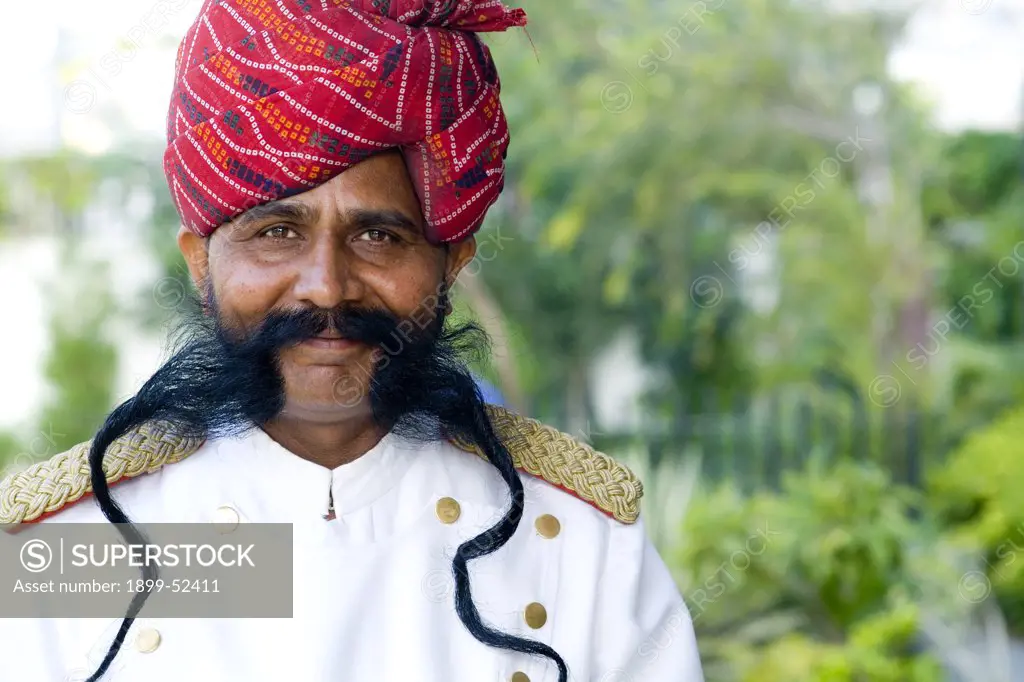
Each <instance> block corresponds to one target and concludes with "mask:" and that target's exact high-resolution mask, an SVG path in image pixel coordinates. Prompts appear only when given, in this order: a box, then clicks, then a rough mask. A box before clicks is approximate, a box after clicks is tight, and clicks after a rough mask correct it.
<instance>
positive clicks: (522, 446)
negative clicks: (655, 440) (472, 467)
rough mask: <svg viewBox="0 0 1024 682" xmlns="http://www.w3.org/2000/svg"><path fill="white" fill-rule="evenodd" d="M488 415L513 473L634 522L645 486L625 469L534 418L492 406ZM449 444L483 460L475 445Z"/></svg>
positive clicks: (620, 519)
mask: <svg viewBox="0 0 1024 682" xmlns="http://www.w3.org/2000/svg"><path fill="white" fill-rule="evenodd" d="M487 410H488V413H489V415H490V417H491V423H492V424H493V426H494V431H495V434H496V435H497V436H498V437H499V438H500V439H501V440H502V442H504V443H505V447H507V448H508V450H509V452H510V453H511V455H512V459H513V460H514V461H515V465H516V468H517V469H522V470H523V471H526V472H527V473H529V474H532V475H534V476H538V477H540V478H543V479H544V480H545V481H547V482H548V483H553V484H555V485H557V486H561V487H562V488H565V489H566V490H568V491H570V492H572V493H574V494H576V495H578V496H579V497H580V498H581V499H583V500H585V501H587V502H590V503H591V504H594V505H596V506H597V507H598V508H600V509H601V510H603V511H604V512H606V513H608V514H610V515H611V516H612V517H613V518H615V519H616V520H617V521H621V522H622V523H634V522H636V520H637V518H638V517H639V516H640V498H641V497H643V494H644V487H643V483H642V482H641V481H640V479H639V478H637V476H636V475H635V474H634V473H633V472H632V471H630V470H629V469H628V468H627V467H625V466H624V465H622V464H620V463H618V462H616V461H615V460H614V459H612V458H611V457H609V456H608V455H606V454H604V453H602V452H597V451H596V450H594V449H593V448H591V447H590V446H588V445H586V444H585V443H581V442H579V441H577V440H576V439H574V438H572V437H570V436H568V435H566V434H564V433H562V432H561V431H558V430H557V429H554V428H552V427H550V426H546V425H544V424H542V423H541V422H539V421H537V420H535V419H530V418H528V417H523V416H520V415H517V414H515V413H513V412H509V411H508V410H506V409H504V408H502V407H498V406H496V405H488V406H487ZM453 444H454V445H456V446H458V447H460V448H462V449H463V450H467V451H469V452H473V453H475V454H477V455H479V456H481V457H483V453H482V452H480V450H479V449H478V448H477V447H476V446H474V445H471V444H469V443H465V442H462V441H458V440H454V441H453Z"/></svg>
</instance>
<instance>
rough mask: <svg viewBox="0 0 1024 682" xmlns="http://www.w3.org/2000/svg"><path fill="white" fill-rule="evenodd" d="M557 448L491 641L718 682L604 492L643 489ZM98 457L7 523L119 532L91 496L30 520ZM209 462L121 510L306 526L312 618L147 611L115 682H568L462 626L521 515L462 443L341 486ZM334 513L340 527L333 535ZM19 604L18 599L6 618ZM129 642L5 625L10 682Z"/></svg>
mask: <svg viewBox="0 0 1024 682" xmlns="http://www.w3.org/2000/svg"><path fill="white" fill-rule="evenodd" d="M546 433H549V434H550V433H555V434H557V432H553V431H550V430H549V431H546ZM556 438H559V439H562V440H560V441H559V442H561V443H562V444H563V445H564V446H565V448H566V449H565V452H567V453H569V454H568V455H567V456H566V457H565V458H564V461H546V462H541V463H540V469H538V460H537V457H536V456H533V455H531V456H533V457H534V458H533V461H526V460H521V458H519V457H518V456H517V464H519V465H520V466H521V467H522V469H524V470H528V469H531V468H532V469H534V473H537V472H538V471H539V472H540V475H539V476H534V475H523V476H522V478H523V479H524V485H525V486H526V504H525V508H524V516H523V520H522V523H521V524H520V526H519V529H518V531H517V532H516V534H515V536H514V537H513V538H512V539H511V540H510V542H509V543H508V544H507V545H506V546H505V547H504V548H502V549H500V550H499V551H497V552H496V553H494V554H492V555H490V556H488V557H484V558H482V559H479V560H476V561H471V562H470V564H469V573H470V580H471V587H472V593H473V597H474V600H475V602H476V604H477V606H478V607H479V609H480V612H481V615H482V617H483V618H484V620H485V622H488V623H490V624H492V625H493V626H495V627H497V628H498V629H501V630H503V631H505V632H509V633H513V634H517V635H520V636H523V637H527V638H532V639H535V640H538V641H541V642H544V643H546V644H548V645H550V646H551V647H553V648H554V649H555V651H557V652H558V653H559V654H560V655H561V656H562V658H563V659H564V660H565V662H566V663H567V665H568V667H569V671H570V679H571V680H575V681H577V682H703V678H702V673H701V666H700V661H699V657H698V652H697V647H696V643H695V639H694V633H693V627H692V623H691V620H690V617H689V614H688V612H687V608H686V606H685V604H684V601H683V599H682V598H681V596H680V593H679V591H678V589H677V587H676V585H675V584H674V582H673V580H672V578H671V576H670V574H669V572H668V570H667V569H666V566H665V564H664V563H663V561H662V559H661V558H660V557H659V555H658V553H657V552H656V550H655V548H654V547H653V546H652V544H651V543H650V541H649V540H648V538H647V536H646V535H645V531H644V525H643V522H642V519H640V518H639V517H638V513H639V510H638V508H637V507H636V500H633V501H632V502H630V501H628V500H627V501H626V502H622V500H619V501H618V503H617V504H618V506H617V507H616V506H615V505H613V504H612V503H609V502H608V500H607V499H606V498H607V496H608V495H609V494H611V495H614V494H615V491H614V490H611V488H613V487H615V485H618V484H609V486H606V487H607V489H601V488H602V486H604V485H605V484H604V483H601V482H600V481H599V480H598V479H600V476H598V475H597V473H600V474H601V475H603V476H604V480H613V479H614V480H617V481H619V482H620V483H621V485H631V484H632V481H634V480H635V479H631V476H632V474H631V473H630V472H628V470H626V469H625V468H623V467H621V466H619V465H617V464H615V463H614V462H613V461H612V460H610V459H609V458H607V457H605V456H604V455H601V454H600V453H593V451H591V450H589V449H588V448H586V447H585V446H583V445H580V444H578V443H576V442H575V441H572V440H571V439H568V438H567V437H565V436H564V435H562V434H557V436H556ZM86 447H87V446H79V447H78V448H77V449H76V450H74V451H72V456H71V457H70V458H69V457H65V459H64V460H62V461H61V463H60V465H59V467H60V472H58V473H54V470H53V466H54V465H55V460H56V459H57V458H55V460H51V462H50V463H43V466H42V468H39V467H36V468H35V470H33V469H30V470H29V471H28V472H24V473H22V474H20V475H18V476H14V477H12V478H9V479H8V481H6V482H5V483H3V484H0V523H10V522H11V521H12V520H13V521H16V522H18V521H21V522H23V523H24V522H27V521H26V519H29V520H34V521H36V522H42V523H83V522H92V523H103V522H105V521H104V518H103V516H102V514H101V513H100V510H99V507H98V506H97V505H96V503H95V500H94V499H93V498H92V497H91V496H90V495H89V494H85V495H84V496H83V497H81V499H79V500H76V501H73V503H72V501H70V500H69V501H68V502H67V503H63V504H62V506H61V507H60V509H59V511H57V512H56V513H49V514H47V515H44V516H43V517H42V518H30V517H33V516H38V514H39V512H40V510H39V509H38V508H37V509H35V510H33V509H31V507H32V505H33V504H34V503H33V502H32V500H31V496H32V494H33V493H35V494H37V495H38V494H39V491H40V490H46V489H47V486H46V485H43V486H40V485H39V483H40V480H39V478H40V477H41V476H42V477H49V478H53V477H54V476H57V475H61V476H65V477H67V476H68V475H69V474H68V472H69V471H70V470H71V469H74V468H75V467H77V468H78V469H77V472H78V473H77V474H76V475H78V476H79V477H81V475H83V472H85V471H86V469H85V461H84V458H85V453H86V449H85V448H86ZM518 447H520V448H522V444H520V446H518ZM510 448H511V445H510ZM143 449H145V448H143ZM112 450H113V448H112ZM191 450H192V451H190V452H186V453H184V454H187V456H186V457H184V458H183V459H181V461H177V462H175V463H173V464H167V463H166V461H162V462H155V463H154V462H150V463H147V464H146V465H145V466H144V467H143V469H144V470H145V472H148V473H142V474H141V475H138V476H134V477H130V478H129V477H125V478H122V479H121V480H120V481H117V482H115V483H114V484H113V486H112V488H111V490H112V494H113V496H114V498H115V499H116V500H117V501H118V502H119V503H120V504H121V505H122V507H123V508H124V509H125V511H126V512H127V514H128V516H129V518H130V519H131V520H132V521H134V522H147V523H157V522H211V521H219V522H222V523H223V522H228V523H232V522H238V523H252V522H284V523H292V524H294V532H295V535H294V543H295V544H294V557H293V569H294V581H293V585H292V588H291V589H293V600H294V601H293V605H294V612H293V614H292V616H293V617H291V618H281V619H264V620H258V619H254V620H246V619H198V618H197V619H161V618H159V617H150V616H147V612H146V610H145V609H143V612H142V614H141V615H140V617H139V619H138V620H137V621H136V622H135V624H134V625H133V627H132V630H131V632H130V633H129V636H128V639H127V640H126V643H125V646H124V647H123V648H122V650H121V652H120V654H119V655H118V657H117V658H116V659H115V661H114V663H113V665H112V667H111V669H110V670H109V671H108V673H107V674H106V675H105V676H104V677H103V678H102V679H103V681H104V682H182V681H183V680H195V681H199V682H234V681H238V682H262V681H266V682H271V681H273V682H282V681H288V682H291V681H293V680H294V681H298V682H341V681H344V682H391V681H394V682H399V681H401V682H505V681H508V680H514V681H515V682H527V681H531V682H557V680H558V670H557V668H556V666H555V665H554V664H553V663H552V662H551V661H550V660H548V659H544V658H533V657H530V656H527V655H522V654H518V653H515V652H509V651H504V650H498V649H494V648H491V647H488V646H486V645H483V644H481V643H480V642H478V641H477V640H476V639H474V638H473V637H472V636H471V635H470V634H469V632H468V631H467V630H466V629H465V627H464V626H463V624H462V623H461V621H460V620H459V619H458V617H457V615H456V613H455V609H454V605H453V603H454V602H453V599H454V583H453V581H452V578H451V575H452V568H451V558H452V556H453V553H454V550H455V548H456V547H458V546H459V545H460V544H461V543H462V542H464V541H466V540H468V539H470V538H472V537H474V536H476V535H477V534H478V533H480V532H481V531H483V530H484V529H486V528H487V527H489V526H490V525H491V524H493V523H494V521H495V520H496V519H498V518H499V517H500V516H501V515H502V514H503V513H504V511H505V509H506V507H507V505H508V493H507V488H506V486H505V484H504V483H503V482H502V481H501V479H500V477H499V476H498V474H497V472H496V471H495V470H494V468H493V467H492V466H491V465H490V464H489V463H487V462H486V461H484V460H483V459H482V458H480V457H478V456H476V455H474V454H471V453H469V452H467V451H465V450H463V449H460V448H458V447H455V446H454V445H452V444H450V443H448V442H444V441H439V442H436V443H431V444H416V443H411V442H409V441H405V440H402V439H400V438H398V437H396V436H394V435H389V436H387V437H385V438H384V439H383V440H382V441H381V442H380V443H379V444H378V445H377V446H376V447H374V448H373V449H372V450H371V451H369V452H368V453H366V454H365V455H364V456H362V457H361V458H359V459H358V460H356V461H354V462H352V463H350V464H346V465H344V466H341V467H339V468H337V469H335V470H333V471H331V470H328V469H325V468H323V467H321V466H319V465H316V464H314V463H312V462H309V461H307V460H304V459H301V458H299V457H297V456H295V455H294V454H292V453H290V452H289V451H287V450H285V449H284V448H283V447H282V446H280V445H279V444H277V443H276V442H275V441H273V440H272V439H271V438H270V437H269V436H268V435H267V434H266V433H265V432H263V431H259V430H258V431H255V432H252V433H251V434H249V435H247V436H245V437H242V438H235V439H222V440H218V441H208V442H206V443H204V444H202V445H201V447H199V448H198V449H195V448H192V449H191ZM124 452H128V450H127V449H126V450H124ZM124 452H123V453H122V456H124ZM537 452H540V451H535V452H534V455H536V454H537ZM548 452H550V450H549V451H548ZM573 453H575V454H573ZM128 456H129V457H137V455H135V454H132V453H129V455H128ZM161 456H166V453H164V454H163V455H161ZM540 457H541V458H542V459H543V457H544V455H543V454H541V455H540ZM581 457H582V458H587V457H595V458H598V459H597V460H595V461H597V464H598V468H600V469H602V471H600V472H597V473H595V472H594V471H590V472H589V473H587V471H586V469H587V467H590V468H591V469H593V462H591V463H590V464H586V463H581V461H580V458H581ZM176 458H178V457H177V456H174V457H172V458H171V460H173V459H176ZM527 459H529V456H528V457H527ZM549 459H550V458H549ZM47 466H49V467H50V468H49V469H48V468H47ZM33 476H35V480H33ZM588 477H589V478H588ZM595 477H596V478H595ZM113 478H116V475H115V476H114V477H113ZM545 478H548V479H558V480H555V481H554V483H557V484H558V485H554V484H552V482H549V481H548V480H545ZM86 480H87V478H86ZM588 480H589V481H591V482H593V481H597V482H596V483H588V482H587V481H588ZM79 484H81V480H79ZM588 488H589V489H588ZM637 489H638V490H639V489H640V486H639V484H637ZM51 492H52V491H51ZM71 497H72V498H74V497H75V494H72V495H71ZM581 497H582V498H589V499H591V502H590V503H588V502H586V501H584V500H583V499H581ZM331 498H333V502H334V513H335V516H336V518H334V519H333V520H325V518H324V517H325V515H326V514H327V508H328V504H329V499H331ZM443 498H450V499H446V500H444V501H443V502H442V499H443ZM26 500H28V504H27V506H26V504H25V502H26ZM451 500H455V501H456V502H457V505H454V507H455V508H456V509H457V511H458V515H457V516H458V517H457V518H456V519H454V520H453V518H452V517H453V516H454V515H453V514H451V511H452V507H453V505H452V502H451ZM439 505H440V507H439ZM446 505H447V506H446ZM444 510H447V515H446V514H445V513H442V511H444ZM542 516H543V517H544V518H543V519H541V520H540V521H539V522H538V518H539V517H542ZM442 517H444V518H442ZM551 517H553V518H551ZM616 517H618V518H616ZM555 521H557V523H555ZM20 527H24V526H20ZM538 527H539V528H540V529H541V530H543V533H544V534H543V535H542V533H541V530H538ZM16 528H17V527H15V529H16ZM0 535H3V534H0ZM545 535H546V536H550V537H545ZM2 542H4V543H6V545H7V547H8V548H9V549H8V548H0V551H3V552H4V553H7V552H17V542H18V534H7V535H5V536H4V537H3V540H2ZM7 556H10V555H9V554H7ZM0 589H2V590H7V589H10V588H9V586H0ZM282 589H285V588H282ZM2 599H3V594H2V592H0V616H2ZM125 604H126V605H127V598H126V599H125ZM528 605H532V606H531V609H532V616H531V619H529V620H530V623H528V622H527V621H528V619H527V618H526V616H525V614H526V610H527V606H528ZM537 605H539V606H537ZM541 607H542V608H541ZM538 613H539V614H540V618H538V617H537V616H538ZM119 623H120V620H119V619H115V618H107V619H91V620H72V619H62V620H28V619H0V682H72V681H76V682H77V681H81V680H85V679H86V678H87V677H88V675H89V674H91V673H92V672H93V671H94V670H95V669H96V667H97V665H98V664H99V663H100V661H101V659H102V658H103V655H104V654H105V653H106V651H107V648H108V646H109V643H110V641H111V640H112V638H113V636H114V633H115V632H116V631H117V627H118V625H119ZM538 626H539V627H538Z"/></svg>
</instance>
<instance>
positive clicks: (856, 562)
mask: <svg viewBox="0 0 1024 682" xmlns="http://www.w3.org/2000/svg"><path fill="white" fill-rule="evenodd" d="M919 502H920V500H919V499H918V498H917V496H916V495H915V493H913V492H912V491H910V490H907V489H903V488H900V487H898V486H894V485H893V484H892V482H891V481H890V480H889V479H888V477H887V476H886V475H885V474H884V473H882V472H881V471H880V470H879V469H877V468H873V467H860V466H854V465H841V466H839V467H838V468H836V469H833V470H827V471H826V470H815V469H814V468H811V469H810V470H809V471H807V472H806V473H801V474H797V475H793V476H790V477H787V479H786V481H785V486H784V491H783V492H782V493H780V494H769V493H761V494H758V495H755V496H753V497H749V498H748V497H743V496H741V495H739V494H738V493H737V492H736V491H735V490H734V489H731V488H730V487H729V486H723V487H721V488H718V489H716V490H713V491H710V492H708V493H705V494H703V495H701V496H698V498H697V499H696V500H695V501H694V502H693V503H692V504H691V507H690V509H689V511H688V513H687V515H686V518H685V522H684V527H683V530H682V533H681V535H680V537H679V541H678V544H679V546H678V547H677V548H676V549H675V551H674V552H673V555H672V556H673V565H674V566H675V568H676V571H677V575H678V576H679V580H680V584H681V585H683V586H684V594H685V595H686V598H687V604H688V606H689V608H690V612H691V616H692V617H693V618H694V620H695V625H696V628H697V637H698V641H700V642H701V648H702V656H703V657H704V660H705V662H706V667H707V673H708V675H707V676H708V680H709V681H710V682H733V681H735V682H747V681H750V682H753V681H754V680H757V682H776V681H778V682H789V681H790V680H800V681H801V682H818V681H820V682H846V681H849V682H905V681H907V680H911V681H915V682H932V681H936V682H937V681H938V680H941V679H942V676H941V675H940V674H939V665H938V663H937V661H936V660H934V659H932V658H931V657H929V656H927V655H924V654H920V653H917V651H916V649H915V644H916V642H917V640H918V634H919V627H920V617H921V613H922V608H923V607H924V606H927V607H928V608H933V607H934V606H935V604H933V603H931V602H930V600H929V601H925V600H924V598H923V597H922V595H923V594H925V593H926V592H927V590H926V589H925V586H927V585H930V584H942V585H949V584H955V574H954V573H952V572H949V573H947V572H946V571H945V570H944V569H943V568H942V567H941V566H939V567H937V566H935V565H934V561H932V560H931V555H930V554H928V552H929V551H930V549H929V548H932V547H934V546H935V545H936V540H937V537H938V531H937V529H936V527H935V526H934V524H932V523H931V522H930V521H928V520H927V519H918V520H916V521H915V520H911V511H912V510H913V509H914V508H915V507H916V506H917V505H918V504H919ZM949 580H951V581H952V582H946V581H949ZM947 592H948V590H947Z"/></svg>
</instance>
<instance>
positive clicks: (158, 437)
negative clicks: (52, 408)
mask: <svg viewBox="0 0 1024 682" xmlns="http://www.w3.org/2000/svg"><path fill="white" fill-rule="evenodd" d="M201 445H202V441H201V440H199V439H195V438H186V437H183V436H181V435H179V434H176V433H175V432H174V429H173V428H172V425H171V424H170V423H168V422H153V423H150V424H146V425H144V426H142V427H139V428H137V429H134V430H132V431H130V432H128V433H127V434H125V435H124V436H122V437H121V438H118V439H117V440H116V441H114V442H113V443H112V444H111V445H110V447H109V448H107V452H106V454H105V455H104V457H103V471H104V472H105V473H106V475H107V482H108V483H110V484H114V483H116V482H117V481H120V480H121V479H123V478H135V477H136V476H141V475H142V474H147V473H150V472H153V471H156V470H157V469H159V468H161V467H163V466H165V465H167V464H173V463H175V462H180V461H181V460H183V459H185V458H186V457H188V456H189V455H191V454H192V453H193V452H195V451H196V450H198V449H199V447H200V446H201ZM91 446H92V441H87V442H85V443H79V444H78V445H76V446H74V447H73V448H71V449H70V450H68V451H67V452H62V453H60V454H59V455H56V456H54V457H52V458H50V459H49V460H47V461H45V462H38V463H36V464H33V465H32V466H30V467H29V468H28V469H26V470H24V471H20V472H18V473H14V474H11V475H10V476H8V477H7V478H5V479H4V480H3V481H0V526H9V525H16V524H19V523H28V522H31V521H35V520H36V519H38V518H39V517H41V516H43V515H45V514H51V513H53V512H56V511H59V510H60V509H61V508H63V507H64V506H66V505H68V504H71V503H73V502H77V501H78V500H80V499H81V498H82V497H83V496H85V495H86V494H88V493H91V492H92V482H91V481H90V478H89V448H90V447H91Z"/></svg>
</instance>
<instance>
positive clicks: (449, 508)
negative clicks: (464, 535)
mask: <svg viewBox="0 0 1024 682" xmlns="http://www.w3.org/2000/svg"><path fill="white" fill-rule="evenodd" d="M460 514H462V508H461V507H459V503H458V502H456V501H455V500H453V499H452V498H450V497H442V498H441V499H440V500H438V501H437V518H439V519H441V523H455V522H456V521H458V520H459V515H460Z"/></svg>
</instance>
